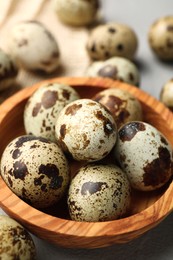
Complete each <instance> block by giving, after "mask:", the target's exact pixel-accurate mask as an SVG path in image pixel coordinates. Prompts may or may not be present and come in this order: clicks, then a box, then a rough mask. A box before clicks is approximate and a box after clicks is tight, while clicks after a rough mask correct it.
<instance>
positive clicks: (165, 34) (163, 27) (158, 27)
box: [148, 16, 173, 60]
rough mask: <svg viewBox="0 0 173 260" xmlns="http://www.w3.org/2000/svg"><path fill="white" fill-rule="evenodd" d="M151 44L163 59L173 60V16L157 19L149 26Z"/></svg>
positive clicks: (153, 49) (157, 54)
mask: <svg viewBox="0 0 173 260" xmlns="http://www.w3.org/2000/svg"><path fill="white" fill-rule="evenodd" d="M148 41H149V46H150V47H151V49H152V51H153V52H154V53H155V54H156V56H158V57H159V58H160V59H163V60H173V16H165V17H161V18H159V19H157V20H156V21H155V22H154V23H153V24H152V25H151V26H150V28H149V32H148Z"/></svg>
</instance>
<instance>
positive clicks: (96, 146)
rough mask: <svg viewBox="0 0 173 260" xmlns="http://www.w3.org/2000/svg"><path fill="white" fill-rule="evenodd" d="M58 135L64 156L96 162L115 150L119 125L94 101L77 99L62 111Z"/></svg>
mask: <svg viewBox="0 0 173 260" xmlns="http://www.w3.org/2000/svg"><path fill="white" fill-rule="evenodd" d="M55 134H56V138H57V141H58V143H59V145H60V146H61V147H62V149H63V150H64V152H65V153H68V154H70V155H71V156H72V157H73V158H74V159H75V160H77V161H97V160H101V159H102V158H104V157H105V156H106V155H107V154H108V153H109V152H110V151H111V150H112V148H113V146H114V144H115V142H116V137H117V126H116V123H115V121H114V118H113V117H112V115H111V114H110V112H109V111H108V110H107V109H106V108H105V107H104V106H102V105H101V104H99V103H98V102H96V101H93V100H91V99H78V100H76V101H73V102H72V103H70V104H68V105H67V106H66V107H65V108H63V109H62V110H61V112H60V114H59V117H58V118H57V121H56V125H55Z"/></svg>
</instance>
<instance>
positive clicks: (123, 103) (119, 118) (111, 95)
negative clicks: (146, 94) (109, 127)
mask: <svg viewBox="0 0 173 260" xmlns="http://www.w3.org/2000/svg"><path fill="white" fill-rule="evenodd" d="M93 100H95V101H97V102H99V103H101V104H102V105H104V106H105V107H106V108H107V109H108V110H109V111H110V112H111V113H112V115H113V117H114V119H115V122H116V124H117V127H118V128H120V127H121V126H122V125H123V124H125V123H127V122H129V121H134V120H137V121H138V120H142V118H143V112H142V106H141V104H140V102H139V101H138V100H137V99H136V98H135V97H134V96H133V95H132V94H130V93H129V92H128V91H126V90H123V89H118V88H110V89H106V90H103V91H100V92H98V93H97V94H96V95H95V96H94V97H93Z"/></svg>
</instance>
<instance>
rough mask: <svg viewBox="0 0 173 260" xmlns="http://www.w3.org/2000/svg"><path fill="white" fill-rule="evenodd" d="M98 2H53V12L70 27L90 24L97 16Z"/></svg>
mask: <svg viewBox="0 0 173 260" xmlns="http://www.w3.org/2000/svg"><path fill="white" fill-rule="evenodd" d="M98 9H99V0H90V1H86V0H68V1H64V0H54V10H55V12H56V13H57V15H58V17H59V19H60V20H61V21H62V22H64V23H66V24H69V25H72V26H84V25H88V24H91V23H92V22H93V21H94V20H95V19H96V15H97V11H98Z"/></svg>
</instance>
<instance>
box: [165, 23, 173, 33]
mask: <svg viewBox="0 0 173 260" xmlns="http://www.w3.org/2000/svg"><path fill="white" fill-rule="evenodd" d="M166 30H167V31H168V32H173V25H172V24H169V25H168V26H167V27H166Z"/></svg>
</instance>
